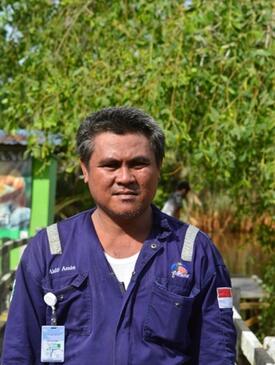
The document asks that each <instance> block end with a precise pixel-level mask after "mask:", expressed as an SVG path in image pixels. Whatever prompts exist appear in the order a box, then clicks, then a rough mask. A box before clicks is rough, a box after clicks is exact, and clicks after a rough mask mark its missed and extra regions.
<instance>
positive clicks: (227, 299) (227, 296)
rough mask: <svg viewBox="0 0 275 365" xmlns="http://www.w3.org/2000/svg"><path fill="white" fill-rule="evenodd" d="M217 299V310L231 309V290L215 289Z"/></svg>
mask: <svg viewBox="0 0 275 365" xmlns="http://www.w3.org/2000/svg"><path fill="white" fill-rule="evenodd" d="M217 297H218V304H219V308H221V309H223V308H232V307H233V298H232V289H231V288H217Z"/></svg>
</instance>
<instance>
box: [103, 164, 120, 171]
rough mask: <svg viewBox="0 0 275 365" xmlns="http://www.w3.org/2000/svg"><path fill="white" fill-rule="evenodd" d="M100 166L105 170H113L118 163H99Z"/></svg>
mask: <svg viewBox="0 0 275 365" xmlns="http://www.w3.org/2000/svg"><path fill="white" fill-rule="evenodd" d="M101 167H103V168H104V169H106V170H115V169H117V168H118V165H117V164H115V163H108V164H103V165H101Z"/></svg>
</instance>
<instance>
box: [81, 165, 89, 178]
mask: <svg viewBox="0 0 275 365" xmlns="http://www.w3.org/2000/svg"><path fill="white" fill-rule="evenodd" d="M80 167H81V170H82V174H83V178H84V182H85V183H87V182H88V177H89V173H88V169H87V167H86V166H85V164H84V162H82V161H80Z"/></svg>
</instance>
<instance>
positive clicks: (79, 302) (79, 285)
mask: <svg viewBox="0 0 275 365" xmlns="http://www.w3.org/2000/svg"><path fill="white" fill-rule="evenodd" d="M43 290H44V293H47V292H52V293H53V294H55V296H56V297H57V303H56V318H57V324H58V325H64V326H65V328H66V332H67V331H69V332H75V333H77V334H80V335H89V334H90V333H91V328H92V323H91V322H92V314H91V313H92V311H91V295H90V288H89V278H88V274H87V273H81V274H75V275H73V276H71V275H66V276H65V275H64V276H63V275H62V276H61V275H60V276H58V277H54V278H51V280H50V281H48V282H47V283H46V284H45V285H44V286H43ZM51 313H52V310H51V308H50V307H49V306H47V307H46V322H47V324H50V320H51Z"/></svg>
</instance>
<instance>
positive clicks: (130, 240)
mask: <svg viewBox="0 0 275 365" xmlns="http://www.w3.org/2000/svg"><path fill="white" fill-rule="evenodd" d="M92 221H93V224H94V227H95V230H96V233H97V235H98V238H99V240H100V242H101V245H102V247H103V250H104V251H105V252H107V253H108V254H109V255H111V256H113V257H118V258H123V257H129V256H132V255H134V254H135V253H137V252H138V251H140V250H141V247H142V244H143V242H144V241H145V239H146V238H147V237H148V236H149V233H150V231H151V226H152V209H151V207H149V208H148V210H147V211H146V212H145V213H143V214H142V215H141V216H139V217H135V218H129V219H112V218H111V217H109V216H108V215H107V214H105V212H103V211H102V210H101V209H100V208H97V209H96V210H95V212H94V213H93V215H92Z"/></svg>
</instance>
